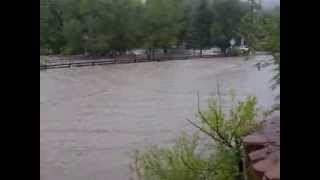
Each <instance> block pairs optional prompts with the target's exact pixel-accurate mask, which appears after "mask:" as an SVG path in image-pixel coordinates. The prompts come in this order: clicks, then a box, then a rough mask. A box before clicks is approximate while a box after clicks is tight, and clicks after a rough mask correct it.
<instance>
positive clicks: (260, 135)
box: [243, 117, 280, 180]
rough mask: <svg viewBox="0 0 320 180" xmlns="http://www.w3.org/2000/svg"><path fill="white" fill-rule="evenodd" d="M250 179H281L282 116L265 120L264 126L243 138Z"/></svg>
mask: <svg viewBox="0 0 320 180" xmlns="http://www.w3.org/2000/svg"><path fill="white" fill-rule="evenodd" d="M243 143H244V147H245V150H246V153H247V158H246V159H247V160H248V166H249V172H250V176H249V180H280V117H273V118H272V119H269V120H267V121H266V122H265V124H264V128H263V129H262V130H261V131H259V132H256V134H252V135H249V136H246V137H244V138H243Z"/></svg>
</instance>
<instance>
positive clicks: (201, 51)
mask: <svg viewBox="0 0 320 180" xmlns="http://www.w3.org/2000/svg"><path fill="white" fill-rule="evenodd" d="M200 57H202V48H200Z"/></svg>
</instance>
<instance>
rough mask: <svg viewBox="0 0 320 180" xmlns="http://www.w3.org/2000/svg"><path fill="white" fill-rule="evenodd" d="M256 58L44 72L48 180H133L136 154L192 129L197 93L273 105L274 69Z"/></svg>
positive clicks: (43, 148) (44, 173) (44, 178)
mask: <svg viewBox="0 0 320 180" xmlns="http://www.w3.org/2000/svg"><path fill="white" fill-rule="evenodd" d="M262 58H270V57H268V56H266V57H262V56H259V57H256V58H255V59H252V60H249V61H244V58H214V59H193V60H183V61H168V62H148V63H134V64H115V65H107V66H93V67H81V68H80V67H79V68H71V69H54V70H47V71H41V72H40V176H41V180H126V179H129V176H130V175H131V173H130V170H129V164H130V163H131V162H132V159H131V152H132V151H133V150H134V149H137V148H138V149H139V148H143V147H144V146H145V145H148V144H158V145H168V144H170V143H172V141H173V140H174V139H175V138H176V137H177V135H179V134H180V133H181V132H182V131H188V132H191V131H193V127H191V126H190V125H189V124H188V122H187V121H186V120H185V119H186V118H193V117H194V114H195V107H196V100H197V98H196V92H199V93H200V96H201V102H202V104H203V105H204V106H205V105H206V99H207V98H208V96H210V95H211V94H213V93H215V92H216V86H217V82H219V84H220V87H221V91H222V92H227V91H229V90H230V89H234V90H235V92H236V94H237V96H238V97H239V98H241V97H245V96H247V95H255V96H257V97H258V102H259V105H260V106H262V107H264V108H268V107H270V106H271V105H272V104H273V97H274V94H275V93H276V92H273V91H272V90H270V88H269V87H270V83H269V81H270V79H271V77H272V74H271V71H270V68H263V69H261V70H260V71H258V69H257V68H256V67H255V66H254V64H255V63H257V61H258V59H262Z"/></svg>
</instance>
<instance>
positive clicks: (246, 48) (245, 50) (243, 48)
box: [239, 46, 249, 54]
mask: <svg viewBox="0 0 320 180" xmlns="http://www.w3.org/2000/svg"><path fill="white" fill-rule="evenodd" d="M239 49H240V51H241V53H242V54H245V53H248V52H249V47H248V46H240V47H239Z"/></svg>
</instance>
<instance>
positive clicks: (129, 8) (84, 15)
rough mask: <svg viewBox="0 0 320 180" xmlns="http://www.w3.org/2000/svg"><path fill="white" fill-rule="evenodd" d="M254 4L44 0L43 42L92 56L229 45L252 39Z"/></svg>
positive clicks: (231, 0) (191, 0)
mask: <svg viewBox="0 0 320 180" xmlns="http://www.w3.org/2000/svg"><path fill="white" fill-rule="evenodd" d="M250 7H251V6H250V2H244V1H241V0H199V1H198V0H40V16H41V17H40V46H41V48H44V49H47V50H49V51H50V52H51V53H54V54H60V53H64V54H84V53H88V54H93V55H106V54H110V53H114V52H117V53H120V54H121V53H123V52H125V51H128V50H131V49H135V48H144V49H149V50H154V49H164V50H166V49H170V48H174V47H177V46H181V45H186V47H187V48H194V49H206V48H209V47H213V46H216V47H220V48H221V49H225V48H227V47H228V46H229V40H230V39H231V38H234V39H236V40H237V41H238V42H239V39H240V38H241V37H245V38H246V39H247V41H248V42H250V43H251V41H253V40H252V39H253V38H251V36H250V33H248V32H252V31H254V30H252V29H253V28H255V27H253V26H254V25H252V24H250V23H251V21H249V20H250V18H249V17H251V14H250V13H251V11H250ZM255 17H256V15H255ZM246 18H247V19H246ZM249 22H250V23H249ZM250 43H248V44H250ZM251 44H255V43H251Z"/></svg>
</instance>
